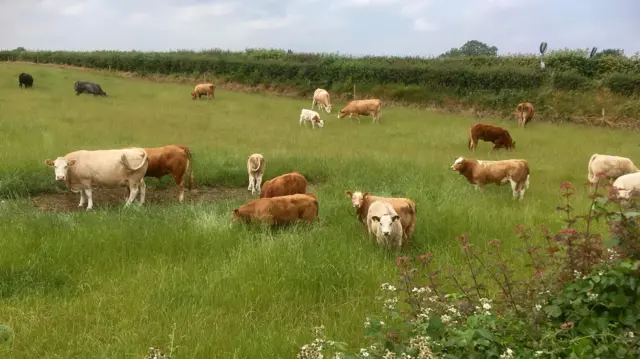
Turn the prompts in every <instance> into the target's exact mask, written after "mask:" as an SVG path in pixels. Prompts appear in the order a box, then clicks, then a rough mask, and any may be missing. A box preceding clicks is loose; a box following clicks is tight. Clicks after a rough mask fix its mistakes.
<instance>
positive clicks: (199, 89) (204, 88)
mask: <svg viewBox="0 0 640 359" xmlns="http://www.w3.org/2000/svg"><path fill="white" fill-rule="evenodd" d="M215 91H216V86H215V85H214V84H210V83H206V84H197V85H196V87H194V89H193V91H191V99H192V100H195V99H196V97H197V98H198V100H200V97H202V95H207V98H209V99H211V100H213V98H214V96H215Z"/></svg>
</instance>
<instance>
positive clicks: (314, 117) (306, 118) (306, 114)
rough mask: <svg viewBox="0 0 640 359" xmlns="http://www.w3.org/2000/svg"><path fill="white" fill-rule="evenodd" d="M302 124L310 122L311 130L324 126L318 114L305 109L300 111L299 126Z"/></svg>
mask: <svg viewBox="0 0 640 359" xmlns="http://www.w3.org/2000/svg"><path fill="white" fill-rule="evenodd" d="M303 122H304V123H306V122H311V128H313V129H315V128H316V125H318V127H323V126H324V121H322V120H321V119H320V114H319V113H317V112H315V111H311V110H307V109H305V108H303V109H302V111H300V125H302V123H303Z"/></svg>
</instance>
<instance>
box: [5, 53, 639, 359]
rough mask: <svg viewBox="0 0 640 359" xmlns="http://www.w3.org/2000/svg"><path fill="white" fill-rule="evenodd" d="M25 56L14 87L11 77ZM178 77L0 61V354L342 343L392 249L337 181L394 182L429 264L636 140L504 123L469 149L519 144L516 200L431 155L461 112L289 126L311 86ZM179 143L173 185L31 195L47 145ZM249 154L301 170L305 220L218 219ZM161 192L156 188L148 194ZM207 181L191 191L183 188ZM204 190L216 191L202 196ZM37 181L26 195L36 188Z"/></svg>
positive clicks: (549, 197)
mask: <svg viewBox="0 0 640 359" xmlns="http://www.w3.org/2000/svg"><path fill="white" fill-rule="evenodd" d="M22 71H25V72H29V73H31V74H32V75H33V76H34V78H35V84H34V88H33V89H29V90H25V89H22V90H21V89H20V88H19V87H18V80H17V75H18V74H19V73H20V72H22ZM76 80H87V81H96V82H99V83H100V84H101V85H102V88H103V89H104V90H105V91H106V92H107V93H108V94H109V97H107V98H102V97H93V96H87V95H81V96H76V95H75V93H74V91H73V82H74V81H76ZM191 89H192V86H191V85H188V86H187V85H175V84H167V83H152V82H146V81H143V80H136V79H125V78H120V77H115V76H114V77H103V76H100V75H97V74H93V73H91V72H86V71H75V70H66V69H57V68H53V67H44V66H37V65H16V64H0V164H1V165H0V195H1V196H2V197H4V201H3V202H2V203H1V204H0V228H1V229H2V233H1V234H0V323H3V322H4V323H6V324H8V325H10V326H11V327H12V328H13V329H14V332H15V338H14V341H13V343H12V344H10V345H5V346H2V345H0V357H2V358H142V357H143V356H144V354H145V353H146V350H147V348H148V347H149V346H162V347H168V346H169V344H170V338H169V335H170V334H171V333H172V331H173V330H174V329H173V328H174V325H175V337H174V346H177V349H176V350H175V351H174V357H175V358H177V359H182V358H203V359H204V358H207V359H208V358H292V357H294V356H295V353H296V352H297V349H298V347H299V345H300V344H302V343H304V342H306V341H308V340H309V338H310V335H311V334H310V328H311V327H313V326H316V325H320V324H324V325H325V327H326V332H327V335H328V336H330V337H332V338H339V339H341V340H345V341H348V342H350V343H352V344H354V345H358V344H362V330H363V329H362V323H363V321H364V318H365V317H366V316H367V315H370V314H376V313H379V312H381V306H380V305H379V303H376V302H375V300H374V298H375V296H376V295H377V294H378V293H379V286H380V284H381V283H383V282H389V281H392V280H393V279H394V276H395V261H394V258H395V256H396V255H397V253H390V252H386V251H384V250H381V249H378V248H377V247H376V246H375V245H374V244H373V243H372V241H369V240H368V239H367V237H366V233H365V230H364V228H363V227H362V226H361V225H360V224H358V223H357V222H356V220H355V219H354V214H353V209H352V208H350V202H349V199H348V198H347V197H346V195H345V194H344V191H345V190H352V191H353V190H364V191H369V192H371V193H374V194H379V195H389V196H406V197H409V198H412V199H413V200H414V201H415V202H416V204H417V210H418V222H417V226H416V232H415V238H414V241H413V246H412V248H410V249H408V250H405V251H404V253H405V254H409V255H414V254H415V255H417V254H421V253H425V252H429V253H433V254H434V255H435V256H436V258H437V261H438V263H440V264H442V265H454V266H455V265H459V264H461V263H462V262H461V261H462V258H461V255H460V251H459V248H458V246H457V243H456V242H455V240H454V237H455V236H457V235H459V234H461V233H463V232H466V233H468V234H469V235H470V239H471V241H472V242H473V243H476V244H477V245H478V246H482V245H484V243H485V241H486V240H489V239H494V238H500V239H502V240H505V241H506V242H507V246H512V247H516V246H517V243H514V242H515V240H514V239H512V238H513V236H512V229H513V227H514V226H515V225H516V224H525V225H529V226H535V227H539V226H540V225H542V224H545V225H548V226H551V227H552V228H554V227H555V228H558V227H559V226H560V225H562V221H561V217H560V215H559V213H556V211H555V208H556V205H557V204H559V203H560V200H561V198H560V196H559V194H560V191H559V186H560V184H561V183H562V182H564V181H572V182H574V183H575V184H576V185H577V187H578V188H579V191H578V198H579V200H578V201H576V203H575V205H576V207H577V209H578V210H579V211H583V210H585V209H586V204H587V201H588V199H587V198H586V195H585V193H586V192H585V190H584V189H583V187H582V186H581V185H582V183H583V182H585V181H586V174H587V162H588V159H589V157H590V156H591V154H592V153H594V152H597V153H608V154H617V155H622V156H629V157H631V158H632V159H637V158H640V157H639V156H640V147H638V144H637V140H636V136H637V135H636V134H634V133H630V132H629V133H626V132H622V131H606V130H603V129H596V128H586V127H577V126H573V125H571V126H569V125H568V126H557V125H550V124H545V123H541V122H540V121H536V120H535V119H534V122H533V123H532V124H531V126H530V127H528V128H526V129H524V130H523V129H520V128H517V126H516V123H515V121H513V122H500V121H494V120H491V119H484V120H483V121H484V122H490V123H496V124H500V125H502V126H505V127H507V128H508V129H509V130H510V132H511V134H512V137H513V138H514V140H515V141H516V146H517V149H516V150H515V151H513V152H511V153H507V152H501V153H498V154H494V155H492V156H489V155H488V152H489V149H490V148H491V145H490V144H489V143H485V142H481V143H480V144H479V146H478V150H477V151H476V153H475V154H474V155H473V156H474V157H475V158H481V159H489V158H493V159H506V158H525V159H527V160H528V161H529V164H530V167H531V188H530V190H529V191H528V192H527V193H526V195H525V199H524V201H522V202H517V201H513V200H512V197H511V190H510V188H509V186H504V187H496V186H488V187H487V188H486V191H485V193H477V192H475V191H474V189H473V187H472V186H471V185H470V184H468V183H467V182H466V180H464V178H463V177H462V176H460V175H458V174H456V173H454V172H453V171H450V170H449V169H448V167H449V166H450V165H451V164H452V162H453V161H454V159H455V158H456V157H458V156H461V155H469V151H468V150H467V147H466V146H467V136H468V128H469V126H470V125H471V124H472V123H473V122H474V121H475V120H474V119H472V118H464V117H456V116H447V115H442V114H438V113H435V112H428V111H418V110H408V109H402V108H395V109H383V116H382V118H381V124H380V125H375V126H374V125H372V124H371V118H370V117H363V118H362V123H361V124H360V125H358V124H357V123H351V122H350V120H349V119H348V118H345V119H343V120H338V119H336V117H335V112H337V109H339V108H340V107H341V106H342V105H343V104H342V103H340V104H334V106H333V107H334V108H335V109H336V110H334V114H332V115H326V114H325V115H323V119H324V120H325V122H326V124H325V127H324V128H322V129H316V130H312V129H311V128H309V127H307V128H301V127H300V126H299V125H298V118H299V113H300V109H301V108H309V106H310V105H311V99H308V100H306V99H305V100H291V99H287V98H281V97H275V96H270V95H248V94H243V93H233V92H225V91H220V90H219V91H217V93H216V99H215V100H214V101H205V100H203V101H192V100H191V98H190V94H189V93H190V91H191ZM172 143H178V144H184V145H187V146H190V147H191V149H192V151H193V153H194V174H195V178H196V183H197V185H198V186H199V188H198V190H199V192H197V193H191V194H190V193H188V192H187V193H186V194H185V197H186V201H185V203H184V204H182V205H180V204H178V203H177V200H176V198H177V195H176V192H175V189H174V186H173V183H172V182H173V179H170V177H169V176H167V177H166V178H164V179H163V180H162V181H161V182H160V183H158V181H157V180H155V179H149V180H148V181H147V186H148V190H147V193H148V195H149V196H151V197H152V198H151V200H150V201H149V203H148V204H145V206H143V207H139V206H132V207H130V208H128V209H126V210H125V209H123V208H122V204H123V203H124V197H123V196H124V189H123V190H122V198H120V199H119V202H117V203H115V204H113V202H111V203H112V204H110V205H107V204H106V202H105V201H104V200H103V199H105V198H106V197H104V196H101V192H100V191H95V192H94V193H95V194H94V211H93V212H89V213H86V212H84V211H83V210H76V209H75V208H74V210H72V211H53V210H51V209H55V206H51V205H49V206H39V207H38V206H36V205H34V203H36V204H37V203H45V202H46V203H49V204H50V203H51V202H52V201H53V202H55V201H56V200H59V201H66V202H68V203H71V204H73V205H75V203H77V201H78V200H79V198H78V197H77V196H78V195H75V194H74V195H72V194H60V193H61V192H63V187H62V186H61V185H60V184H57V183H55V181H54V174H53V170H52V169H51V168H49V167H47V166H46V165H45V164H44V160H45V159H47V158H51V159H53V158H55V157H57V156H62V155H64V154H65V153H67V152H70V151H73V150H77V149H103V148H116V147H120V146H129V145H131V146H144V147H153V146H161V145H165V144H172ZM253 152H260V153H262V154H263V155H264V156H265V158H266V160H267V167H266V173H265V180H267V179H270V178H272V177H274V176H276V175H279V174H282V173H285V172H288V171H291V170H297V171H299V172H301V173H303V174H304V175H305V176H306V177H307V179H308V180H309V181H310V182H311V183H312V191H313V192H315V193H316V194H317V196H318V199H319V203H320V217H321V218H322V222H321V223H320V224H316V225H314V226H313V227H312V228H305V227H304V226H295V227H293V228H290V229H287V230H284V231H280V232H272V231H268V230H262V229H258V228H246V227H243V226H237V227H236V226H231V225H230V221H229V218H230V214H231V210H232V209H233V208H235V207H236V206H238V205H240V204H243V203H245V202H247V201H248V200H249V199H250V198H251V197H250V194H247V191H246V187H247V185H248V179H247V174H246V167H245V166H246V159H247V156H248V155H249V154H251V153H253ZM154 191H155V192H156V193H159V192H160V191H164V192H166V193H169V195H167V196H163V197H162V196H156V197H153V196H154ZM203 193H209V194H211V195H209V196H203V195H202V194H203ZM218 193H223V194H224V195H220V196H218V195H216V194H218ZM43 196H45V197H46V201H45V200H44V199H43V198H45V197H43Z"/></svg>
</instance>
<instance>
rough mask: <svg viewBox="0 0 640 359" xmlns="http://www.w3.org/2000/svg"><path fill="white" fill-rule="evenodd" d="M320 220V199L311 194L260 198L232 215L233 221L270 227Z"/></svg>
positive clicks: (234, 211) (235, 210) (237, 209)
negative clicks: (262, 224)
mask: <svg viewBox="0 0 640 359" xmlns="http://www.w3.org/2000/svg"><path fill="white" fill-rule="evenodd" d="M319 219H320V218H319V217H318V199H317V198H316V196H315V195H313V194H311V193H306V194H300V193H298V194H292V195H286V196H279V197H272V198H258V199H256V200H253V201H251V202H249V203H247V204H245V205H244V206H241V207H239V208H236V209H234V210H233V212H232V213H231V220H232V221H242V222H247V223H248V222H259V223H264V224H268V225H283V224H290V223H293V222H296V221H304V222H313V221H315V220H319Z"/></svg>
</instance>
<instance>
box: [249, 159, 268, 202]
mask: <svg viewBox="0 0 640 359" xmlns="http://www.w3.org/2000/svg"><path fill="white" fill-rule="evenodd" d="M265 166H266V164H265V162H264V157H263V156H262V155H261V154H259V153H254V154H252V155H251V156H249V159H248V160H247V172H248V173H249V187H247V190H248V191H251V194H252V195H253V194H255V193H256V192H258V194H260V190H261V188H260V186H261V185H262V176H264V169H265Z"/></svg>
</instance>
